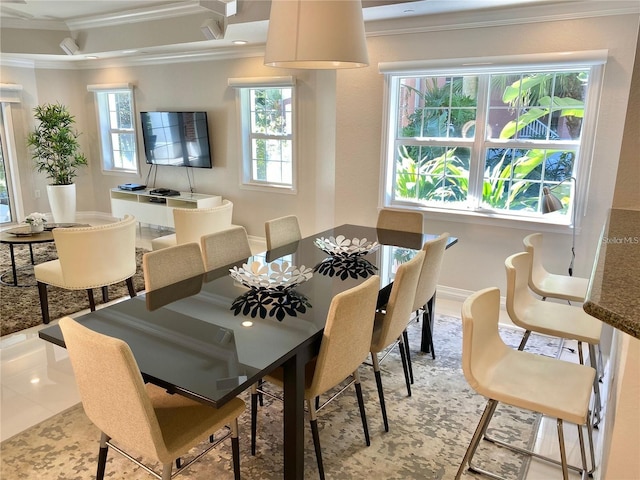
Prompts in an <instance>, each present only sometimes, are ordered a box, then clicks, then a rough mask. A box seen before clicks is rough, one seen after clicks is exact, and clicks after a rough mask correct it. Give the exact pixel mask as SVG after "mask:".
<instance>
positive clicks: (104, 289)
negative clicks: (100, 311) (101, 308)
mask: <svg viewBox="0 0 640 480" xmlns="http://www.w3.org/2000/svg"><path fill="white" fill-rule="evenodd" d="M100 290H102V303H107V302H108V301H109V287H107V286H106V285H105V286H103V287H101V288H100Z"/></svg>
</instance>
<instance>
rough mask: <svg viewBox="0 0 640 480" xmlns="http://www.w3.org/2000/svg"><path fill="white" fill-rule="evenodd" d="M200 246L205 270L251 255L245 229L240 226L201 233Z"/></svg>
mask: <svg viewBox="0 0 640 480" xmlns="http://www.w3.org/2000/svg"><path fill="white" fill-rule="evenodd" d="M200 247H201V249H202V256H203V257H204V267H205V269H206V270H207V271H211V270H215V269H216V268H220V267H224V266H226V265H229V264H231V263H234V262H238V261H240V260H243V259H244V260H246V259H248V258H249V257H250V256H251V255H252V253H251V246H250V245H249V237H248V236H247V231H246V230H245V228H244V227H242V226H237V227H231V228H228V229H226V230H222V231H220V232H215V233H210V234H208V235H203V236H202V238H201V239H200Z"/></svg>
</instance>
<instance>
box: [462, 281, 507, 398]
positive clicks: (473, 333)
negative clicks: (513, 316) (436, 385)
mask: <svg viewBox="0 0 640 480" xmlns="http://www.w3.org/2000/svg"><path fill="white" fill-rule="evenodd" d="M499 315H500V290H499V289H497V288H486V289H484V290H480V291H478V292H475V293H473V294H471V295H470V296H469V297H468V298H467V299H466V300H465V301H464V303H463V304H462V371H463V372H464V376H465V378H466V379H467V382H469V385H470V386H471V388H473V389H474V390H475V391H477V392H479V393H483V392H485V391H486V388H487V387H488V386H490V385H491V374H492V367H493V365H495V364H496V363H497V362H498V361H499V360H500V359H501V358H502V357H503V356H504V355H505V354H506V353H507V350H508V348H509V347H507V346H506V345H505V343H504V342H503V341H502V339H501V338H500V334H499V332H498V319H499ZM494 388H495V385H494Z"/></svg>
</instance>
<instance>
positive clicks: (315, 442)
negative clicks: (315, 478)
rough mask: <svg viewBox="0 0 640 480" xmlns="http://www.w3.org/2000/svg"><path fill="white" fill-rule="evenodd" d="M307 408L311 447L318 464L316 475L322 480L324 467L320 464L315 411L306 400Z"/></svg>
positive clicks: (320, 456)
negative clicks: (311, 438)
mask: <svg viewBox="0 0 640 480" xmlns="http://www.w3.org/2000/svg"><path fill="white" fill-rule="evenodd" d="M307 405H308V408H309V416H310V420H309V424H310V425H311V436H312V437H313V447H314V449H315V451H316V461H317V462H318V474H319V475H320V480H324V465H323V463H322V450H321V449H320V434H319V432H318V419H317V418H316V410H315V408H313V402H312V401H311V400H307Z"/></svg>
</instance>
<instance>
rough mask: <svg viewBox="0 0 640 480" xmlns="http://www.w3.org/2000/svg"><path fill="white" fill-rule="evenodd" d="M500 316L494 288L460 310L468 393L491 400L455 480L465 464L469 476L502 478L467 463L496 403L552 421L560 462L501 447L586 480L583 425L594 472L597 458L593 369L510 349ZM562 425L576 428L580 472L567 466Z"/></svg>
mask: <svg viewBox="0 0 640 480" xmlns="http://www.w3.org/2000/svg"><path fill="white" fill-rule="evenodd" d="M499 314H500V290H498V289H497V288H487V289H485V290H481V291H479V292H476V293H474V294H472V295H471V296H470V297H469V298H467V299H466V300H465V302H464V304H463V305H462V328H463V336H462V342H463V343H462V369H463V371H464V376H465V378H466V379H467V381H468V382H469V385H470V386H471V388H473V389H474V390H475V391H476V392H478V393H479V394H481V395H483V396H485V397H486V398H487V399H488V400H489V401H488V403H487V406H486V408H485V410H484V412H483V414H482V418H481V420H480V423H479V424H478V427H477V428H476V430H475V433H474V434H473V437H472V439H471V442H470V444H469V448H468V449H467V452H466V453H465V456H464V459H463V460H462V464H461V465H460V468H459V469H458V472H457V474H456V477H455V478H456V479H459V478H460V476H461V475H462V473H463V471H464V469H465V468H466V466H467V465H468V466H469V470H470V471H472V472H477V473H482V474H486V475H489V476H491V477H493V478H500V477H499V476H497V475H495V474H493V473H491V472H487V471H486V470H483V469H481V468H478V467H475V466H473V465H472V463H471V462H472V460H473V456H474V454H475V452H476V449H477V447H478V444H479V443H480V440H481V439H482V437H483V435H484V434H485V432H486V430H487V427H488V426H489V422H490V420H491V417H492V416H493V412H494V411H495V409H496V407H497V405H498V403H499V402H502V403H505V404H507V405H512V406H515V407H518V408H523V409H526V410H530V411H533V412H539V413H541V414H543V415H547V416H549V417H554V418H556V419H557V430H558V440H559V445H560V461H557V460H556V459H552V458H549V457H545V456H542V455H539V454H537V453H534V452H531V451H528V450H525V449H521V448H515V447H512V446H509V445H507V444H504V443H500V445H502V446H505V447H508V448H510V449H512V450H516V451H517V452H519V453H522V454H526V455H530V456H534V457H536V458H540V459H542V460H545V461H547V462H551V463H554V464H557V465H560V466H561V469H562V478H563V479H564V480H567V479H568V478H569V469H571V470H576V471H578V472H579V473H580V474H581V475H582V478H583V480H584V479H586V478H588V475H589V473H590V472H589V469H588V466H587V458H586V451H585V445H584V434H583V431H582V426H583V425H585V426H586V427H587V433H588V436H589V441H590V452H591V471H593V470H594V468H595V455H594V451H593V438H592V428H591V423H590V419H589V401H590V397H591V385H592V384H593V382H594V380H595V370H594V369H593V368H591V367H587V366H585V365H578V364H576V363H572V362H566V361H563V360H558V359H554V358H549V357H545V356H543V355H535V354H532V353H528V352H522V351H519V350H514V349H512V348H510V347H508V346H507V345H506V344H505V343H504V342H503V341H502V339H501V338H500V334H499V332H498V318H499ZM564 422H570V423H574V424H576V425H578V440H579V443H580V454H581V460H582V466H581V467H574V466H570V465H569V464H568V463H567V455H566V450H565V445H564V427H563V424H564Z"/></svg>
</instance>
